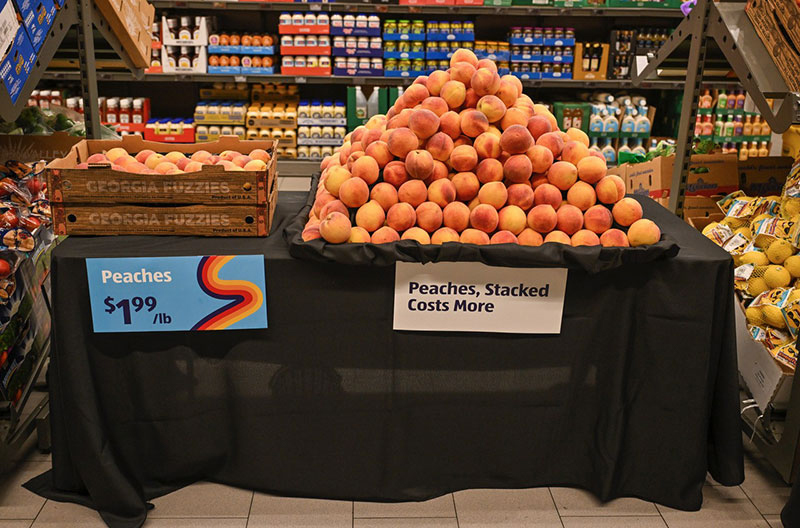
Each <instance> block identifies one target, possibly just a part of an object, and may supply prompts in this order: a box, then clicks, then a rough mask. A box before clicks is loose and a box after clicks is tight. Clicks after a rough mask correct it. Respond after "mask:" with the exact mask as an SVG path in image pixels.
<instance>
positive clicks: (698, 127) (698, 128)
mask: <svg viewBox="0 0 800 528" xmlns="http://www.w3.org/2000/svg"><path fill="white" fill-rule="evenodd" d="M694 135H695V136H702V135H703V116H697V121H695V122H694Z"/></svg>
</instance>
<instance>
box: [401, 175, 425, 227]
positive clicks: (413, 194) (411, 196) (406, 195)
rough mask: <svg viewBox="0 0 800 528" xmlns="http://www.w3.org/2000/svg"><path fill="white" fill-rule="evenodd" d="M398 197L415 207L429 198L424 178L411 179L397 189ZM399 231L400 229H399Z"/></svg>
mask: <svg viewBox="0 0 800 528" xmlns="http://www.w3.org/2000/svg"><path fill="white" fill-rule="evenodd" d="M397 198H398V199H399V200H400V201H401V202H405V203H409V204H411V205H412V206H414V207H415V208H416V207H417V206H418V205H419V204H421V203H422V202H424V201H425V200H427V199H428V188H427V187H425V183H424V182H423V181H422V180H409V181H407V182H405V183H404V184H403V185H401V186H400V188H399V189H398V190H397ZM398 231H399V229H398Z"/></svg>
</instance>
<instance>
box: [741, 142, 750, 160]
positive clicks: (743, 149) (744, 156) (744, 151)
mask: <svg viewBox="0 0 800 528" xmlns="http://www.w3.org/2000/svg"><path fill="white" fill-rule="evenodd" d="M748 157H749V156H748V152H747V141H743V142H742V146H741V147H740V148H739V161H747V158H748Z"/></svg>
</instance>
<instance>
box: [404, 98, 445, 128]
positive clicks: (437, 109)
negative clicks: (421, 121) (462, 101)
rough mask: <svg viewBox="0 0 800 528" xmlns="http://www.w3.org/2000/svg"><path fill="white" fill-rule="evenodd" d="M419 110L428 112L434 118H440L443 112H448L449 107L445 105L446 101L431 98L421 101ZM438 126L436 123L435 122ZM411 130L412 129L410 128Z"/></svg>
mask: <svg viewBox="0 0 800 528" xmlns="http://www.w3.org/2000/svg"><path fill="white" fill-rule="evenodd" d="M420 108H422V109H424V110H430V111H431V112H433V113H434V114H436V117H441V116H442V115H443V114H444V113H445V112H447V111H448V110H450V107H449V106H448V105H447V101H445V100H444V99H442V98H441V97H436V96H431V97H428V98H427V99H425V100H424V101H422V104H421V105H420ZM437 125H438V122H437ZM411 129H412V130H414V129H413V127H412V128H411Z"/></svg>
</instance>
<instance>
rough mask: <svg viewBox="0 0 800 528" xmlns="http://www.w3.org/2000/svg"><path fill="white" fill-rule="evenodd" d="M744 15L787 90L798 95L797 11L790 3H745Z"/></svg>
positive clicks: (787, 0) (769, 0) (799, 28)
mask: <svg viewBox="0 0 800 528" xmlns="http://www.w3.org/2000/svg"><path fill="white" fill-rule="evenodd" d="M746 12H747V16H748V17H749V18H750V21H751V22H752V23H753V26H754V27H755V29H756V33H758V36H759V37H761V41H762V42H763V43H764V46H765V47H766V48H767V51H768V52H769V54H770V56H771V57H772V60H774V61H775V65H776V66H777V67H778V70H779V71H780V72H781V76H782V77H783V80H784V81H786V84H787V86H788V87H789V89H790V90H791V91H793V92H798V91H800V53H799V52H798V50H800V7H798V6H797V4H795V2H794V0H749V1H748V2H747V8H746Z"/></svg>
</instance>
